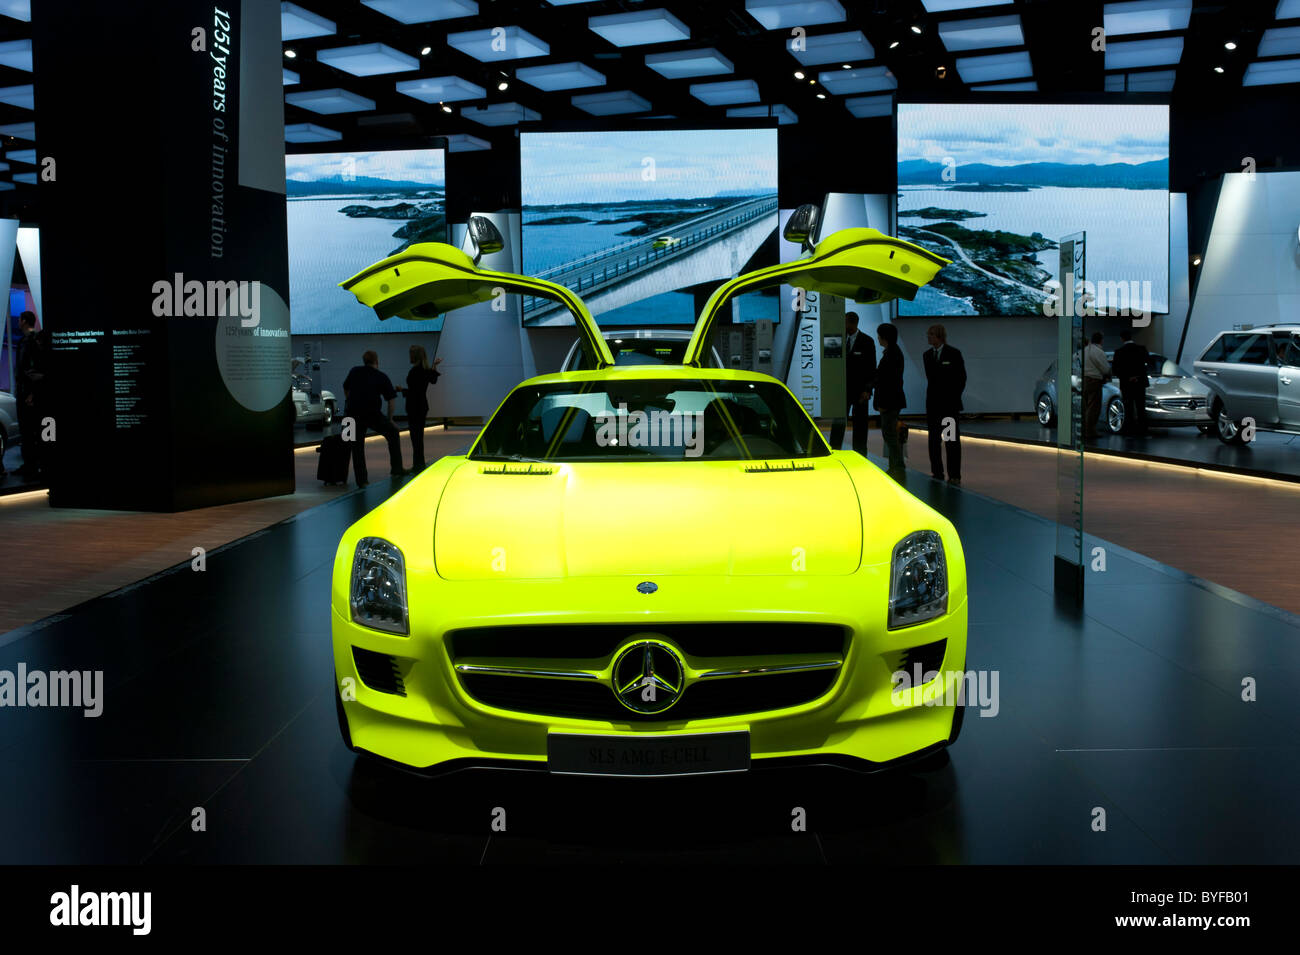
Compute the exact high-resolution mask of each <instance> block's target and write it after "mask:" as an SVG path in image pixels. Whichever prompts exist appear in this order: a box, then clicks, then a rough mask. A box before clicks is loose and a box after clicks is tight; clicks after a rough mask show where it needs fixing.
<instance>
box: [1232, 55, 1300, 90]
mask: <svg viewBox="0 0 1300 955" xmlns="http://www.w3.org/2000/svg"><path fill="white" fill-rule="evenodd" d="M1279 83H1300V60H1268V61H1267V62H1264V63H1252V64H1250V66H1248V67H1246V75H1245V76H1243V77H1242V78H1241V85H1242V86H1275V85H1277V84H1279Z"/></svg>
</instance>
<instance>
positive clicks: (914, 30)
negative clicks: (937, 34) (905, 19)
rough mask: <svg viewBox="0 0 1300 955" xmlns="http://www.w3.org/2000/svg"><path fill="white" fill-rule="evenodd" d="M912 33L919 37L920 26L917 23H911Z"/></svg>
mask: <svg viewBox="0 0 1300 955" xmlns="http://www.w3.org/2000/svg"><path fill="white" fill-rule="evenodd" d="M912 32H913V33H915V34H917V35H918V36H919V35H920V33H921V25H920V24H919V23H913V24H912Z"/></svg>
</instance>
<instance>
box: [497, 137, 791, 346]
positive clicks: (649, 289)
mask: <svg viewBox="0 0 1300 955" xmlns="http://www.w3.org/2000/svg"><path fill="white" fill-rule="evenodd" d="M519 140H520V147H519V148H520V174H521V184H520V185H521V190H520V192H521V199H522V210H521V211H522V217H521V218H522V239H521V242H522V245H523V270H524V272H525V273H527V274H528V275H535V276H538V277H541V278H545V279H549V280H550V281H552V282H558V283H559V284H561V285H564V286H567V287H568V288H571V289H573V290H574V291H575V292H577V293H578V294H579V295H580V296H581V297H582V298H583V300H584V301H585V302H586V303H587V306H588V307H589V308H590V309H591V311H592V314H593V315H596V316H598V317H599V319H600V322H601V324H602V325H604V326H606V327H610V326H618V325H623V326H627V325H663V324H684V325H690V324H693V323H694V321H695V317H696V301H695V291H696V290H698V289H702V288H703V289H706V290H707V289H708V288H711V287H712V286H713V285H715V284H716V283H718V282H720V281H723V280H725V279H728V278H731V277H733V276H735V275H737V274H739V273H740V272H743V271H745V270H746V269H753V268H758V267H760V266H762V265H775V264H776V261H777V245H776V238H775V237H776V228H777V201H776V184H777V177H776V172H777V146H776V143H777V139H776V130H775V129H706V130H637V131H602V132H562V133H522V134H521V135H520V137H519ZM769 259H770V261H769ZM778 304H779V303H778V299H777V296H776V295H745V296H741V297H740V298H739V299H737V305H736V308H735V310H734V311H733V316H732V317H733V318H735V319H736V320H740V321H751V320H754V319H758V318H769V319H772V320H773V321H776V320H777V318H778V311H779V310H778ZM523 310H524V311H523V320H524V324H525V325H561V324H566V325H567V324H571V323H572V318H571V317H570V316H569V315H568V313H567V312H566V311H565V310H564V309H563V308H559V307H557V306H556V305H555V303H553V302H549V301H546V300H544V299H536V298H528V299H525V300H524V303H523Z"/></svg>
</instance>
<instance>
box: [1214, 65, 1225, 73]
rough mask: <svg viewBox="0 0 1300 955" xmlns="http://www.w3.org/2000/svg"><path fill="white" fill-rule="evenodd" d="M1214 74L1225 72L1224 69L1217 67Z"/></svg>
mask: <svg viewBox="0 0 1300 955" xmlns="http://www.w3.org/2000/svg"><path fill="white" fill-rule="evenodd" d="M1214 72H1216V73H1222V72H1223V67H1221V66H1216V67H1215V68H1214Z"/></svg>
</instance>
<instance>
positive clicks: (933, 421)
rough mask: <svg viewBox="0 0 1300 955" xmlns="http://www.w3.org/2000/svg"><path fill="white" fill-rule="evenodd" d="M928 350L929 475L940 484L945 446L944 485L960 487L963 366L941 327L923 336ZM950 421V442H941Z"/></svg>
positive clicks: (927, 416)
mask: <svg viewBox="0 0 1300 955" xmlns="http://www.w3.org/2000/svg"><path fill="white" fill-rule="evenodd" d="M925 338H926V341H928V342H929V343H930V347H929V348H928V349H926V352H925V380H926V387H925V427H926V431H927V432H929V436H930V474H931V475H932V476H933V477H934V479H935V480H936V481H942V480H943V447H944V445H945V444H946V445H947V446H948V483H949V484H960V483H961V427H960V421H961V409H962V404H961V394H962V392H963V391H965V390H966V363H965V361H963V360H962V357H961V352H959V351H958V350H957V349H955V348H953V347H952V346H951V345H949V344H948V332H947V330H946V329H945V328H944V327H943V326H942V325H931V326H930V328H929V330H927V331H926V333H925ZM948 418H951V419H952V431H951V439H952V440H950V441H945V440H944V431H945V429H946V428H947V427H948V426H947V425H946V424H945V419H948Z"/></svg>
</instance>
